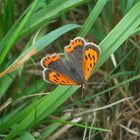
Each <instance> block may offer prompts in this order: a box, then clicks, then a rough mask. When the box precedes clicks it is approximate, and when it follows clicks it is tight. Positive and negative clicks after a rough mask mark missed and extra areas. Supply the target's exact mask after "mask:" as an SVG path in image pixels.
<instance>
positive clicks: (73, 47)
mask: <svg viewBox="0 0 140 140" xmlns="http://www.w3.org/2000/svg"><path fill="white" fill-rule="evenodd" d="M64 51H65V54H66V55H67V57H68V59H67V60H63V59H62V58H61V57H60V55H59V54H57V53H54V54H52V55H47V56H45V57H44V58H42V59H41V66H42V67H43V68H44V70H43V78H44V80H45V81H47V82H50V83H52V84H56V85H82V86H83V85H85V84H86V81H87V80H88V79H89V77H90V75H91V74H92V71H93V70H94V67H95V65H96V63H97V61H98V59H99V56H100V52H101V51H100V48H99V47H98V46H97V45H96V44H94V43H88V42H86V41H85V40H84V39H83V38H81V37H76V38H74V39H73V40H71V41H70V44H69V45H68V46H66V47H65V48H64Z"/></svg>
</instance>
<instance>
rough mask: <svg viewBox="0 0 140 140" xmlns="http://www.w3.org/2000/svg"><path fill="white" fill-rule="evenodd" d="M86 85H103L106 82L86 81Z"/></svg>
mask: <svg viewBox="0 0 140 140" xmlns="http://www.w3.org/2000/svg"><path fill="white" fill-rule="evenodd" d="M86 84H87V85H105V84H107V82H88V83H86Z"/></svg>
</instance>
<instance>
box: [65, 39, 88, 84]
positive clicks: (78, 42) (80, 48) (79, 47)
mask: <svg viewBox="0 0 140 140" xmlns="http://www.w3.org/2000/svg"><path fill="white" fill-rule="evenodd" d="M85 44H86V42H85V40H84V39H83V38H81V37H76V38H74V39H73V40H71V41H70V44H69V45H68V46H66V47H65V48H64V51H65V53H66V55H67V57H68V59H69V61H70V62H71V63H72V64H73V66H74V68H75V70H76V71H77V72H78V75H79V76H80V77H81V78H80V79H79V81H78V83H79V84H80V83H82V82H83V81H84V75H83V53H84V46H85ZM73 74H74V73H73ZM74 75H75V76H76V75H77V74H76V73H75V74H74Z"/></svg>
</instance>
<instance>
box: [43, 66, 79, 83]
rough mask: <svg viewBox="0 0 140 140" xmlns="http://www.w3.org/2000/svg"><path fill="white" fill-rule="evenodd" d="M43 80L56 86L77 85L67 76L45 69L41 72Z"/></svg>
mask: <svg viewBox="0 0 140 140" xmlns="http://www.w3.org/2000/svg"><path fill="white" fill-rule="evenodd" d="M43 78H44V80H45V81H48V82H50V83H52V84H56V85H77V83H76V82H75V81H73V80H72V79H71V78H69V77H68V76H65V75H63V74H61V73H59V72H57V71H54V70H52V69H50V68H47V69H45V70H44V71H43Z"/></svg>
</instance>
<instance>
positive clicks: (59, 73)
mask: <svg viewBox="0 0 140 140" xmlns="http://www.w3.org/2000/svg"><path fill="white" fill-rule="evenodd" d="M41 66H42V67H43V68H44V71H43V78H44V80H45V81H48V82H50V83H53V84H57V85H77V83H76V81H74V80H73V79H71V77H73V76H71V74H70V73H69V69H70V68H69V66H68V65H66V63H65V61H63V60H62V59H61V57H60V56H59V54H56V53H55V54H52V55H47V56H46V57H44V58H42V60H41Z"/></svg>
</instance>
